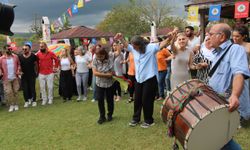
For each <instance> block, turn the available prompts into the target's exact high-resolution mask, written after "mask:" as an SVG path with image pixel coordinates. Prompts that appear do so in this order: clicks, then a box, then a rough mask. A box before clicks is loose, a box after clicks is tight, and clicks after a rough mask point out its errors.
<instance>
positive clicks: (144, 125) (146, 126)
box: [141, 122, 155, 128]
mask: <svg viewBox="0 0 250 150" xmlns="http://www.w3.org/2000/svg"><path fill="white" fill-rule="evenodd" d="M153 125H155V123H154V122H153V123H150V124H149V123H146V122H144V123H143V124H141V127H142V128H149V127H151V126H153Z"/></svg>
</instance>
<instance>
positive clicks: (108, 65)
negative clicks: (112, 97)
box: [92, 54, 114, 88]
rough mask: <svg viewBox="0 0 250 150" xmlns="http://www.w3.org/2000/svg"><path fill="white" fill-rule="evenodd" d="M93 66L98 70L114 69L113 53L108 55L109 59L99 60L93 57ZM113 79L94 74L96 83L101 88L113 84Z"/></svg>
mask: <svg viewBox="0 0 250 150" xmlns="http://www.w3.org/2000/svg"><path fill="white" fill-rule="evenodd" d="M92 65H93V66H92V67H93V68H94V69H96V70H97V71H98V72H101V73H107V72H113V71H114V56H113V54H110V55H109V59H107V60H104V61H100V60H98V59H96V57H94V59H93V64H92ZM113 83H114V80H113V78H105V77H98V76H96V85H97V86H99V87H101V88H109V87H111V86H112V85H113Z"/></svg>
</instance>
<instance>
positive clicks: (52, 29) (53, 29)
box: [50, 24, 55, 32]
mask: <svg viewBox="0 0 250 150" xmlns="http://www.w3.org/2000/svg"><path fill="white" fill-rule="evenodd" d="M50 28H51V31H52V32H54V31H55V28H54V25H53V24H51V25H50Z"/></svg>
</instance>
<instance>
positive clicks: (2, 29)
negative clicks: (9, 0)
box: [0, 3, 15, 35]
mask: <svg viewBox="0 0 250 150" xmlns="http://www.w3.org/2000/svg"><path fill="white" fill-rule="evenodd" d="M14 7H15V6H11V5H5V4H2V3H0V34H4V35H13V32H11V31H10V27H11V25H12V24H13V21H14V18H15V14H14Z"/></svg>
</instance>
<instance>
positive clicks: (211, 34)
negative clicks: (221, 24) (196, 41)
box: [208, 32, 221, 36]
mask: <svg viewBox="0 0 250 150" xmlns="http://www.w3.org/2000/svg"><path fill="white" fill-rule="evenodd" d="M215 34H221V32H218V33H208V35H209V36H213V35H215Z"/></svg>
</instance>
